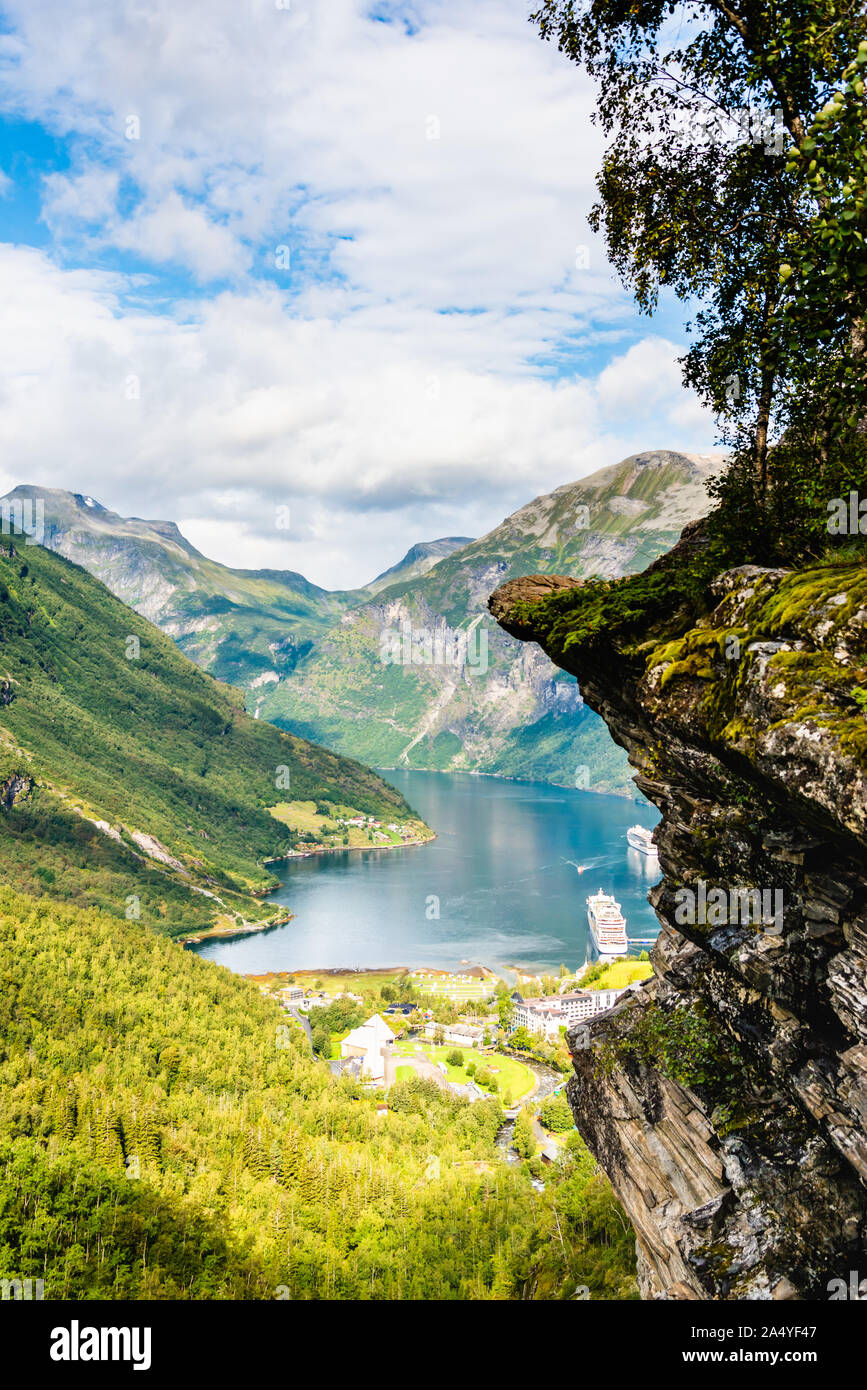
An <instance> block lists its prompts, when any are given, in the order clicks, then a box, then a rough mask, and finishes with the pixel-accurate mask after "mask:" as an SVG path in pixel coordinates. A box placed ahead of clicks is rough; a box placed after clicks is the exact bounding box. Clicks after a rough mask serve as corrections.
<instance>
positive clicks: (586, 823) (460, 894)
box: [197, 771, 660, 974]
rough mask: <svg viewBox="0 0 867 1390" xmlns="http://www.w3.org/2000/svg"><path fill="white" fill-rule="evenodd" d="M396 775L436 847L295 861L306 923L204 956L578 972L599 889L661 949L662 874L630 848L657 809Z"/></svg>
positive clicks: (260, 963)
mask: <svg viewBox="0 0 867 1390" xmlns="http://www.w3.org/2000/svg"><path fill="white" fill-rule="evenodd" d="M384 775H385V777H386V778H387V779H388V780H389V781H390V782H392V783H393V784H394V786H396V787H398V788H399V789H400V791H401V792H402V793H403V795H404V796H405V797H406V799H407V801H408V802H409V804H410V805H411V806H412V807H414V809H415V810H416V811H417V812H418V813H419V815H421V816H422V817H423V818H424V820H425V821H426V822H427V823H428V825H430V826H431V827H432V828H433V829H434V830H435V831H436V832H437V837H438V838H437V839H436V840H435V841H433V843H431V844H428V845H422V846H409V847H406V848H403V849H395V850H385V851H378V850H370V851H367V850H353V851H351V852H340V853H336V854H322V855H316V856H313V857H311V858H308V859H296V860H293V861H290V862H288V863H286V864H285V865H282V866H281V867H280V870H279V874H280V877H281V879H282V886H281V887H280V888H279V889H278V890H277V892H276V893H275V894H274V896H273V899H272V901H275V902H279V903H286V904H287V905H288V906H289V907H290V908H291V910H292V911H293V912H294V913H295V917H294V918H293V920H292V921H291V922H289V923H287V924H286V925H285V926H283V927H275V928H273V929H272V930H270V931H268V932H263V933H260V934H258V935H255V936H248V937H243V938H239V939H237V940H235V941H223V942H212V943H209V944H206V945H202V946H201V947H198V948H197V949H198V952H199V954H200V955H202V956H205V957H206V958H207V959H209V960H215V961H218V962H219V963H220V964H222V965H226V966H228V967H229V969H231V970H234V971H237V972H239V973H242V974H246V973H251V974H259V973H262V972H264V971H267V970H293V969H296V970H304V969H317V968H318V969H323V970H325V969H330V968H334V967H347V968H350V969H355V968H362V967H370V966H375V965H380V966H387V965H407V966H418V965H431V966H438V967H441V968H443V969H453V968H455V967H457V966H458V965H459V964H460V963H461V962H462V961H469V962H471V963H480V964H483V965H489V966H491V967H492V968H494V969H503V968H508V967H510V966H520V967H522V968H524V969H527V970H551V971H555V970H557V969H558V967H559V966H560V964H561V962H565V964H566V965H568V966H569V967H570V969H574V968H575V967H576V966H578V965H581V964H583V962H584V961H585V960H588V959H592V958H593V948H592V944H591V942H590V938H589V933H588V930H587V909H586V899H587V896H588V894H590V893H595V892H596V891H597V889H599V888H604V889H605V891H606V892H607V893H613V894H614V895H615V897H616V898H617V900H618V902H619V903H620V904H621V907H622V909H623V913H624V915H625V917H626V922H627V933H628V935H629V936H630V937H639V936H640V937H655V936H656V934H657V931H658V930H659V924H658V923H657V920H656V917H655V915H654V913H653V911H652V909H651V908H650V906H649V905H648V903H647V896H646V895H647V890H648V888H650V887H651V886H652V885H653V884H654V883H655V882H657V880H658V879H659V877H660V872H659V867H658V864H657V862H656V860H655V859H653V860H649V859H647V858H646V857H645V856H644V855H641V854H638V853H637V851H635V850H633V849H630V848H629V846H628V845H627V843H626V831H627V828H628V827H629V826H630V825H633V824H636V823H638V824H641V825H644V826H647V827H648V828H652V827H653V826H654V825H656V823H657V821H658V820H659V815H658V812H657V811H656V809H655V807H653V806H650V805H648V804H646V803H642V804H640V805H639V804H636V803H635V802H633V801H630V800H627V799H626V798H623V797H614V796H599V795H595V794H594V793H592V792H586V791H570V790H564V789H563V788H560V787H550V786H546V785H544V784H542V783H528V782H507V781H502V780H500V779H498V778H492V777H473V776H470V775H469V774H461V773H457V774H456V773H436V772H395V771H391V772H386V773H385V774H384ZM579 869H580V870H581V872H579ZM435 900H438V909H439V916H438V917H437V916H434V915H431V914H432V913H433V911H434V908H435ZM640 949H642V948H641V947H636V948H635V950H636V951H637V950H640Z"/></svg>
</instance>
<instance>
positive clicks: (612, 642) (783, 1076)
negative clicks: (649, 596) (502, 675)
mask: <svg viewBox="0 0 867 1390" xmlns="http://www.w3.org/2000/svg"><path fill="white" fill-rule="evenodd" d="M690 543H692V544H693V545H694V544H696V537H695V535H694V536H693V537H692V540H691V542H690V540H689V539H687V540H686V541H685V542H684V543H682V548H684V547H685V548H686V550H687V551H688V550H689V545H690ZM609 587H610V586H609ZM604 589H605V586H600V585H592V584H591V585H585V584H583V583H580V582H576V581H574V580H571V579H561V578H557V577H553V578H552V577H551V576H547V577H544V576H529V577H526V578H524V579H519V580H514V581H512V582H511V583H509V584H506V585H504V586H503V587H502V588H500V589H498V590H497V591H496V593H495V594H494V595H493V596H492V598H491V603H490V606H491V610H492V612H493V613H494V616H495V617H496V618H497V619H498V621H499V622H500V623H501V624H502V626H503V627H505V628H506V630H507V631H508V632H510V633H512V634H513V635H514V636H517V637H520V638H523V639H525V640H533V639H535V640H538V641H539V642H540V644H541V645H542V646H543V648H544V650H545V651H546V652H547V653H548V655H549V656H551V657H552V659H553V660H554V661H555V662H556V663H557V664H558V665H560V666H562V667H563V668H564V669H565V670H567V671H570V672H572V673H573V674H574V675H575V676H576V677H577V678H578V680H579V681H580V684H581V688H582V691H583V693H584V697H585V699H586V701H587V703H588V704H589V705H590V706H591V707H592V708H594V709H596V710H597V711H598V712H599V713H600V714H601V715H602V716H603V718H604V719H605V720H606V722H607V724H608V727H609V729H610V730H611V733H612V734H613V736H614V738H615V740H616V741H617V742H618V743H620V744H621V745H622V746H623V747H624V748H625V749H626V750H627V753H628V756H629V759H630V762H631V763H632V765H633V767H634V768H635V769H636V770H637V776H636V779H635V780H636V782H637V784H638V786H639V787H640V789H641V790H642V791H643V792H644V794H645V795H646V796H647V797H648V798H649V799H650V800H652V801H653V802H654V803H655V804H656V805H657V806H658V807H659V809H660V811H661V812H662V817H663V819H662V822H661V825H660V826H659V828H658V830H657V832H656V839H657V843H658V847H659V854H660V863H661V867H662V871H663V878H662V881H661V883H660V884H659V885H658V886H657V887H656V888H655V889H654V890H653V892H652V894H651V900H652V902H653V905H654V908H655V910H656V913H657V916H658V917H659V920H660V923H661V927H662V930H661V933H660V937H659V940H658V943H657V945H656V946H655V947H654V949H653V953H652V960H653V967H654V977H653V979H651V980H650V981H648V982H647V983H646V985H645V986H644V987H643V988H641V989H640V990H638V991H636V992H635V993H634V994H632V995H631V996H626V997H625V999H624V1000H622V1001H621V1002H620V1003H619V1005H618V1006H617V1007H615V1008H614V1009H613V1010H610V1011H609V1012H608V1013H607V1014H604V1015H602V1016H601V1017H600V1018H599V1019H598V1021H597V1022H596V1023H595V1024H594V1026H593V1028H592V1030H591V1039H590V1046H589V1047H586V1048H584V1049H583V1050H581V1049H580V1048H579V1045H578V1044H579V1041H580V1040H579V1039H578V1038H577V1036H574V1037H573V1038H572V1049H573V1054H574V1065H575V1076H574V1078H573V1079H572V1080H571V1081H570V1084H569V1094H570V1100H571V1103H572V1107H573V1110H574V1113H575V1120H576V1124H577V1126H578V1128H579V1130H580V1131H581V1133H582V1135H583V1136H584V1138H585V1140H586V1141H587V1142H588V1144H589V1145H590V1147H591V1149H592V1150H593V1152H594V1154H595V1155H596V1157H597V1158H598V1160H599V1162H600V1163H601V1164H602V1166H603V1167H604V1168H605V1170H606V1172H607V1173H608V1175H609V1177H610V1179H611V1182H612V1184H613V1186H614V1188H615V1190H616V1191H617V1194H618V1196H619V1197H620V1199H621V1201H622V1202H623V1204H624V1206H625V1208H626V1209H627V1211H628V1212H629V1215H630V1216H631V1218H632V1221H633V1223H634V1225H635V1230H636V1233H637V1239H638V1248H639V1269H640V1286H641V1289H642V1293H643V1296H644V1297H647V1298H676V1299H825V1298H827V1297H828V1296H829V1293H828V1283H829V1280H831V1279H835V1278H842V1279H844V1280H845V1279H848V1275H849V1271H852V1270H854V1271H860V1275H861V1276H862V1277H863V1276H864V1275H867V1249H865V1237H867V861H865V843H867V775H865V772H867V722H865V708H867V572H865V569H864V567H863V566H859V565H856V564H850V565H837V566H828V567H824V568H816V569H813V570H810V571H807V572H789V571H780V570H760V569H756V568H753V567H749V568H744V569H740V570H733V571H730V572H728V573H726V574H724V575H722V576H720V577H719V578H718V579H717V580H716V581H715V582H714V583H713V585H712V586H711V592H710V593H709V594H708V595H706V597H705V601H704V602H703V604H701V605H700V606H699V612H698V616H696V613H695V611H693V612H691V613H690V612H687V610H684V612H683V613H680V614H678V613H677V611H676V604H674V603H673V604H672V607H671V609H670V610H669V612H668V613H667V614H663V615H660V613H659V612H658V611H657V612H656V613H655V614H653V615H651V616H650V617H649V618H648V620H647V621H646V622H642V621H641V618H640V617H635V616H634V615H633V617H632V618H631V619H630V618H629V617H628V616H627V619H626V620H625V621H624V622H623V623H621V624H619V625H618V624H615V625H614V627H613V629H611V628H609V630H607V631H606V630H601V629H600V628H599V626H598V625H597V626H596V627H594V621H593V614H592V612H591V609H592V608H593V605H594V604H597V605H598V604H599V602H600V601H609V600H610V597H611V595H610V594H608V595H606V594H605V593H604ZM601 591H602V592H601ZM714 890H717V891H716V892H714ZM756 894H758V896H756ZM762 895H764V896H762Z"/></svg>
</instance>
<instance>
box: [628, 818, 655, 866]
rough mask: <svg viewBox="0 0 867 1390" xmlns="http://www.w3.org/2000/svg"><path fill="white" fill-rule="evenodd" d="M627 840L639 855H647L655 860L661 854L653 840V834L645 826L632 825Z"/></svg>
mask: <svg viewBox="0 0 867 1390" xmlns="http://www.w3.org/2000/svg"><path fill="white" fill-rule="evenodd" d="M626 839H627V842H628V843H629V844H630V845H631V846H632V848H633V849H637V850H638V852H639V854H646V855H648V856H649V857H651V858H654V859H655V858H656V857H657V855H658V854H659V851H658V850H657V848H656V845H655V844H654V843H653V840H652V838H651V832H650V831H649V830H645V828H644V826H643V825H631V826H630V827H629V829H628V830H627V832H626Z"/></svg>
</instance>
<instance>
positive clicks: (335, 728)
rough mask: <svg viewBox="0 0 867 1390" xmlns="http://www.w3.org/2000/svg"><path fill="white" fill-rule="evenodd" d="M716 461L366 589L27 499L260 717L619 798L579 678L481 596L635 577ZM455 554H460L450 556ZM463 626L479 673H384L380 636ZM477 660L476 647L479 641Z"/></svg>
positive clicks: (555, 503)
mask: <svg viewBox="0 0 867 1390" xmlns="http://www.w3.org/2000/svg"><path fill="white" fill-rule="evenodd" d="M719 462H720V459H719V458H715V457H712V456H697V455H686V454H678V453H672V452H670V451H666V450H656V451H652V452H649V453H645V454H638V455H635V456H634V457H632V458H630V459H626V460H625V461H624V462H622V463H620V464H617V465H615V466H614V467H611V468H606V469H603V470H601V471H600V472H598V473H595V474H593V475H592V476H591V477H588V478H584V479H582V480H581V481H580V482H577V483H572V484H569V485H567V486H565V487H561V488H558V489H557V490H556V491H555V492H552V493H550V494H547V495H545V496H542V497H538V498H536V499H535V500H534V501H533V502H530V503H529V504H528V505H527V506H525V507H522V508H520V509H519V510H518V511H517V512H515V513H514V514H513V515H512V516H510V517H507V518H506V520H505V521H503V522H502V524H501V525H500V526H498V527H495V529H494V530H493V531H491V532H489V533H488V535H486V536H483V537H481V538H480V539H479V540H474V541H469V542H467V543H466V544H461V540H462V538H461V537H446V538H443V539H441V540H438V541H431V542H424V543H422V544H420V545H418V546H414V547H412V548H411V549H410V550H409V551H408V553H407V554H406V556H404V558H403V560H401V561H400V562H399V564H397V565H396V566H394V567H392V569H391V570H386V571H385V573H384V574H382V575H380V576H378V577H377V578H376V579H375V580H373V581H372V582H371V583H370V584H368V585H366V586H365V587H364V588H363V589H358V590H354V591H348V592H339V593H338V592H335V593H329V592H326V591H325V590H322V589H317V588H316V587H315V586H314V585H311V584H309V583H308V582H307V581H306V580H304V579H303V578H302V577H301V576H300V575H296V574H288V573H287V574H283V573H280V572H275V571H268V570H260V571H241V570H232V569H229V568H227V567H226V566H223V565H219V564H217V563H216V562H215V561H212V560H208V559H206V558H205V557H204V556H203V555H201V554H200V553H199V552H198V551H197V550H195V548H194V547H193V546H191V545H190V544H189V543H188V542H187V541H185V540H184V539H183V537H182V536H181V534H180V532H179V531H178V530H177V528H176V527H175V526H174V525H173V524H172V523H170V522H145V521H139V520H135V519H133V520H126V519H124V518H123V517H119V516H117V515H116V514H115V513H113V512H108V511H106V510H105V509H104V508H102V507H100V506H99V505H98V503H96V502H94V501H93V499H91V498H84V497H81V496H78V495H76V494H72V493H64V492H59V491H55V490H51V489H45V488H32V487H22V488H16V489H15V490H14V492H13V493H11V494H9V497H10V498H11V499H12V500H13V501H14V500H15V499H19V500H27V499H33V500H39V501H41V503H42V505H43V507H44V512H45V536H44V540H45V544H46V545H48V546H50V547H51V548H52V549H55V550H58V551H59V552H61V553H62V554H65V555H67V556H68V557H69V558H71V559H74V560H75V561H76V562H77V563H79V564H82V565H84V566H85V567H86V568H87V569H89V570H90V571H91V572H92V573H95V574H96V575H97V576H98V577H99V578H100V579H102V580H103V581H104V583H105V584H107V585H108V587H109V588H110V589H112V591H113V592H114V593H116V594H117V595H118V596H119V597H121V598H122V599H124V601H125V602H127V603H129V604H130V605H131V606H132V607H134V608H135V609H136V610H137V611H138V612H141V613H143V614H144V615H145V616H146V617H149V618H151V620H152V621H153V622H155V623H157V624H158V626H159V627H160V628H162V630H163V631H165V632H167V633H168V634H169V635H170V636H172V637H174V638H175V640H176V641H177V642H178V645H179V646H180V647H181V649H182V651H184V652H185V653H186V654H187V655H188V656H190V657H191V658H192V659H193V660H194V661H196V663H197V664H199V665H200V666H202V667H204V668H205V669H206V670H209V671H211V672H212V674H214V675H216V676H218V677H220V678H221V679H226V680H229V681H231V682H233V683H234V684H237V685H240V686H242V687H243V688H244V689H245V690H246V691H247V706H248V708H249V709H250V710H251V712H253V713H255V714H256V715H257V716H258V717H260V718H261V719H263V720H268V721H271V722H274V723H276V724H278V725H279V726H280V727H282V728H285V729H287V730H291V731H292V732H294V733H296V734H298V735H300V736H302V737H304V738H308V739H311V740H312V741H314V742H317V743H321V744H324V745H326V746H327V747H329V748H333V749H334V750H335V751H337V752H339V753H342V754H344V755H346V756H348V757H352V758H358V759H360V760H362V761H363V762H367V763H370V764H373V765H375V766H379V767H393V766H402V767H415V768H433V769H438V770H448V769H455V770H464V771H478V772H487V773H495V774H499V775H503V776H508V777H518V778H526V779H532V780H540V781H547V782H554V783H557V784H560V785H566V786H573V785H577V786H585V787H589V788H592V789H593V790H595V791H603V792H604V791H607V792H617V793H621V794H626V795H631V794H632V793H633V788H632V782H631V779H630V775H629V770H628V766H627V763H626V758H625V756H624V755H623V753H622V752H621V750H619V749H618V748H616V747H615V746H614V745H613V744H612V742H611V739H610V737H609V735H608V733H607V731H606V730H605V728H604V726H603V724H602V722H601V721H600V720H599V718H598V716H597V715H595V714H593V713H592V712H590V711H588V710H586V709H585V708H584V706H583V702H582V700H581V694H580V691H579V690H578V687H577V686H576V684H575V682H574V681H569V680H568V679H567V678H566V677H564V676H563V675H562V673H555V674H552V672H551V668H550V663H548V662H546V661H545V660H544V658H542V656H541V653H539V652H537V651H536V649H535V648H522V647H521V646H520V644H519V643H517V642H514V641H513V640H512V639H511V638H509V637H508V636H507V635H506V634H505V633H503V632H502V631H501V630H500V629H499V628H497V626H496V624H494V623H492V622H491V620H490V617H489V615H488V612H487V607H486V604H487V595H488V594H489V593H490V592H491V591H492V589H494V588H496V587H497V585H498V584H501V583H502V582H504V580H506V579H509V578H515V577H517V576H519V575H521V574H528V573H533V572H534V571H537V570H542V571H551V570H554V571H555V572H556V571H557V570H568V572H569V573H570V574H575V575H582V574H583V575H590V574H599V575H603V576H606V577H614V576H617V575H621V574H627V573H632V572H637V571H640V570H642V569H644V568H645V567H646V566H647V565H648V564H649V563H650V562H651V561H652V560H653V559H655V558H656V557H657V556H658V555H660V554H662V553H663V552H664V551H666V550H668V549H670V547H671V546H672V545H673V544H674V543H675V542H676V540H677V538H678V536H679V534H680V531H681V529H682V528H683V526H684V525H685V524H686V522H687V521H690V520H693V519H694V518H695V517H697V516H699V515H701V514H702V513H703V512H704V511H705V510H706V507H707V497H706V493H705V487H704V484H705V482H706V481H707V478H708V477H709V476H710V474H711V473H712V472H713V471H714V469H715V468H716V467H717V466H718V464H719ZM456 547H457V548H456ZM405 624H409V625H410V628H411V630H412V632H414V633H417V632H419V631H420V632H421V633H422V634H426V633H427V634H437V633H439V634H440V635H441V637H444V638H446V639H448V641H454V640H456V639H457V640H461V638H460V634H464V636H466V634H468V633H469V634H470V642H471V644H481V643H482V642H483V643H484V644H485V653H484V662H485V669H484V671H483V670H482V669H481V665H482V662H481V660H480V662H479V664H478V667H477V668H473V667H469V666H464V668H463V669H460V668H456V667H455V666H449V665H446V664H445V663H444V662H436V661H434V662H427V661H424V660H422V661H421V662H419V663H418V664H413V665H410V666H406V665H395V664H390V665H384V664H383V662H382V660H381V645H382V640H383V633H384V632H388V631H395V632H401V630H402V629H403V626H404V625H405ZM474 650H475V651H478V654H479V656H480V657H481V656H482V652H481V650H480V647H474Z"/></svg>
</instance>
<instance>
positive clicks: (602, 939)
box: [587, 888, 629, 956]
mask: <svg viewBox="0 0 867 1390" xmlns="http://www.w3.org/2000/svg"><path fill="white" fill-rule="evenodd" d="M587 921H588V922H589V923H590V935H591V936H592V937H593V944H594V946H595V947H596V949H597V951H598V952H599V954H600V956H625V955H626V953H627V952H628V950H629V938H628V936H627V935H626V918H625V917H624V916H623V913H622V912H621V911H620V903H617V902H615V901H614V899H613V898H612V897H611V896H610V895H609V894H608V893H603V891H602V889H601V888H600V889H599V892H598V893H594V894H593V895H592V897H589V898H588V899H587Z"/></svg>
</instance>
